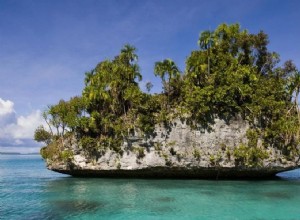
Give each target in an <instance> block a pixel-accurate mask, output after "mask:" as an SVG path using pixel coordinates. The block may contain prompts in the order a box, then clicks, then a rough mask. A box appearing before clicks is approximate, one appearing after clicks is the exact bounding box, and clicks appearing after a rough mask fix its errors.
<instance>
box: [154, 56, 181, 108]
mask: <svg viewBox="0 0 300 220" xmlns="http://www.w3.org/2000/svg"><path fill="white" fill-rule="evenodd" d="M154 75H155V76H159V77H160V78H161V79H162V83H163V86H164V90H165V92H166V93H167V96H168V105H169V95H170V82H171V80H172V79H175V78H177V77H179V76H180V73H179V69H178V67H177V66H176V64H175V62H174V61H173V60H171V59H165V60H163V61H160V62H156V63H155V67H154ZM166 77H167V79H168V82H167V81H166Z"/></svg>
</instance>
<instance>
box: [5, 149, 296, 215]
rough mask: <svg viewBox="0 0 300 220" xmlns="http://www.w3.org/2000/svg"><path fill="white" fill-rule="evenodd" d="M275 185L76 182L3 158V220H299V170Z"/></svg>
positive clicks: (30, 158)
mask: <svg viewBox="0 0 300 220" xmlns="http://www.w3.org/2000/svg"><path fill="white" fill-rule="evenodd" d="M282 176H283V177H284V178H283V179H282V180H276V181H274V180H272V181H206V180H138V179H84V178H72V177H69V176H65V175H60V174H56V173H54V172H51V171H48V170H47V169H46V168H45V164H44V162H43V160H42V159H41V157H40V156H38V155H27V156H25V155H0V219H9V220H10V219H13V220H14V219H17V220H18V219H22V220H30V219H230V220H233V219H260V220H261V219H295V220H296V219H300V170H295V171H292V172H289V173H287V174H284V175H282Z"/></svg>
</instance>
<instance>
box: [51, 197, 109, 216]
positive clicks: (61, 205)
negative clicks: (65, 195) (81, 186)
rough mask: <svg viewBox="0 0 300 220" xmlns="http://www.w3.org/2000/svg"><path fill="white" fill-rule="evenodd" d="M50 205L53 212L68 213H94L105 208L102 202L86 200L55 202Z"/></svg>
mask: <svg viewBox="0 0 300 220" xmlns="http://www.w3.org/2000/svg"><path fill="white" fill-rule="evenodd" d="M52 204H53V208H54V209H55V211H58V212H68V213H82V212H95V211H97V210H99V209H102V208H103V207H104V206H105V203H104V202H98V201H87V200H56V201H52Z"/></svg>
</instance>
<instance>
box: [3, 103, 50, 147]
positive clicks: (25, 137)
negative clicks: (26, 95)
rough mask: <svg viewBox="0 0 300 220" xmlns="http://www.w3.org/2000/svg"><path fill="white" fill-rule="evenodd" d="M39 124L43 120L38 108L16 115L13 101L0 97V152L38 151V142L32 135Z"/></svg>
mask: <svg viewBox="0 0 300 220" xmlns="http://www.w3.org/2000/svg"><path fill="white" fill-rule="evenodd" d="M41 124H44V122H43V118H42V116H41V111H40V110H35V111H32V112H31V113H30V114H28V115H25V116H23V115H21V116H18V115H17V113H16V111H15V109H14V103H13V102H12V101H10V100H4V99H2V98H0V152H20V153H33V152H38V151H39V148H40V144H38V143H36V142H35V141H34V140H33V135H34V131H35V129H36V128H37V127H38V126H39V125H41Z"/></svg>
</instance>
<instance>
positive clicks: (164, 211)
mask: <svg viewBox="0 0 300 220" xmlns="http://www.w3.org/2000/svg"><path fill="white" fill-rule="evenodd" d="M151 211H152V212H153V213H155V214H161V215H163V214H167V213H172V212H174V210H173V209H172V208H171V207H170V206H159V207H155V208H154V207H153V208H151Z"/></svg>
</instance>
